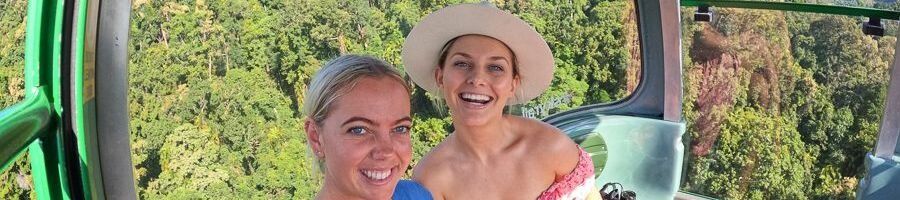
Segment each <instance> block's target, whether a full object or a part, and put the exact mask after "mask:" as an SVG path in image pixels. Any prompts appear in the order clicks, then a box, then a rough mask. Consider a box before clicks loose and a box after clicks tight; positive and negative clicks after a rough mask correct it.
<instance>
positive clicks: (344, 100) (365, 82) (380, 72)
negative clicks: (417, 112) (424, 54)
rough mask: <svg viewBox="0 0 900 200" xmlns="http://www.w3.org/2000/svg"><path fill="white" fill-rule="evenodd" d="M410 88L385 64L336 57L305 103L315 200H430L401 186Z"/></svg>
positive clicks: (413, 186)
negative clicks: (317, 178)
mask: <svg viewBox="0 0 900 200" xmlns="http://www.w3.org/2000/svg"><path fill="white" fill-rule="evenodd" d="M409 98H410V97H409V86H408V85H406V82H405V81H404V80H403V79H402V78H401V77H400V74H399V73H398V72H396V71H394V70H393V69H392V67H391V66H390V65H388V64H387V63H385V62H384V61H381V60H378V59H375V58H371V57H366V56H357V55H345V56H341V57H338V58H336V59H334V60H332V61H331V62H328V63H327V64H325V66H324V67H323V68H322V69H321V70H320V71H319V72H318V73H317V74H316V75H315V77H313V79H312V80H311V82H310V84H309V89H308V91H307V93H306V97H305V98H304V101H303V114H304V115H305V116H306V123H305V128H306V136H307V141H308V143H309V146H310V149H311V150H312V152H313V153H314V154H315V158H316V161H317V163H318V164H319V169H320V171H321V172H322V173H323V174H324V179H325V180H324V182H323V185H322V188H321V189H320V190H319V193H318V194H317V195H316V199H342V200H343V199H391V198H392V197H393V198H394V199H430V198H431V195H430V194H429V193H428V190H426V189H425V188H423V187H422V186H421V185H419V184H418V183H415V182H412V181H409V180H400V178H401V177H402V176H403V173H404V172H405V171H406V168H407V167H408V166H409V162H410V159H411V157H412V149H411V146H410V135H409V134H410V132H409V131H410V126H411V125H412V119H411V118H410V103H409Z"/></svg>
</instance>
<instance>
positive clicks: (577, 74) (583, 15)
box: [506, 0, 641, 119]
mask: <svg viewBox="0 0 900 200" xmlns="http://www.w3.org/2000/svg"><path fill="white" fill-rule="evenodd" d="M510 4H511V5H508V6H506V8H507V9H509V10H516V11H519V13H518V14H519V15H520V16H522V18H523V19H524V20H525V21H528V22H530V23H531V24H532V25H534V26H535V28H536V29H537V30H538V32H540V33H541V34H542V35H543V37H544V39H545V40H547V42H548V43H549V44H550V48H551V49H552V51H553V55H554V57H555V58H556V62H555V64H556V69H555V70H556V71H555V72H554V77H553V82H552V83H551V86H550V89H548V90H547V91H546V92H544V93H543V94H542V95H541V96H539V97H538V98H536V99H535V100H532V101H531V102H528V103H526V104H523V105H519V106H513V107H511V109H510V113H512V114H520V115H521V116H525V117H530V118H537V119H540V118H544V117H547V116H549V115H551V114H554V113H559V112H563V111H567V110H569V109H573V108H577V107H580V106H587V105H594V104H609V103H614V102H616V101H619V100H623V99H625V98H627V97H628V96H629V95H631V93H632V92H633V91H634V90H635V88H637V86H638V84H639V83H640V77H641V76H640V75H641V45H640V41H639V37H638V29H637V13H636V12H635V2H634V1H627V0H615V1H604V2H599V3H590V2H574V3H573V2H570V1H564V2H553V1H542V2H530V3H521V4H522V5H518V4H513V3H510ZM536 8H540V9H536ZM514 13H515V12H514Z"/></svg>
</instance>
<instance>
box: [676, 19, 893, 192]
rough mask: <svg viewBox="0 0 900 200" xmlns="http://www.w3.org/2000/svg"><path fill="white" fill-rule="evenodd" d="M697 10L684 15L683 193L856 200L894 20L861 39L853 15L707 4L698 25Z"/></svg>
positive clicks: (885, 72)
mask: <svg viewBox="0 0 900 200" xmlns="http://www.w3.org/2000/svg"><path fill="white" fill-rule="evenodd" d="M841 2H845V1H841ZM869 6H871V5H869ZM696 9H697V7H682V34H683V35H682V44H683V47H684V54H683V60H684V63H683V66H682V67H683V70H684V72H683V73H684V85H685V88H684V116H685V118H686V119H685V121H686V122H687V125H688V127H687V132H688V133H687V134H690V135H689V138H690V140H687V141H685V145H686V146H687V149H688V152H687V157H688V158H687V159H686V162H685V163H686V164H685V166H686V167H685V168H684V172H685V174H686V175H685V176H684V178H683V179H682V181H683V182H682V184H681V190H682V191H686V192H690V193H696V194H701V195H705V196H712V197H717V198H725V199H772V198H776V199H781V198H784V199H851V198H854V197H855V195H856V190H857V188H858V184H859V181H860V179H861V178H862V177H863V175H864V174H863V173H864V172H865V168H864V166H863V164H862V163H863V159H864V157H865V156H864V155H866V153H867V152H870V151H871V150H872V149H873V146H874V143H875V140H876V138H877V135H878V130H879V129H878V125H879V123H880V120H881V116H882V114H883V113H882V112H883V110H884V108H883V105H884V98H885V91H886V88H887V83H888V80H889V79H888V78H889V75H890V74H889V70H890V64H891V62H892V60H893V55H894V53H895V52H894V48H895V43H896V41H897V38H896V35H897V26H896V21H890V20H882V21H884V24H885V26H884V27H885V29H884V30H883V31H884V34H883V35H884V36H870V35H867V34H865V33H864V28H863V27H865V26H864V23H868V22H869V19H867V18H863V17H847V16H836V15H827V14H810V13H799V12H782V11H765V10H751V9H733V8H715V7H714V8H713V11H712V13H713V14H712V15H711V18H710V19H709V20H705V21H708V22H699V21H695V11H697V10H696ZM697 13H700V12H699V11H698V12H697ZM701 17H702V15H701Z"/></svg>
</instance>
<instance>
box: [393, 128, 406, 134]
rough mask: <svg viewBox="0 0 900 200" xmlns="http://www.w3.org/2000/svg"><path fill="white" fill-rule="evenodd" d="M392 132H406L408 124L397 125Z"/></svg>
mask: <svg viewBox="0 0 900 200" xmlns="http://www.w3.org/2000/svg"><path fill="white" fill-rule="evenodd" d="M393 131H394V133H399V134H406V133H409V126H398V127H395V128H394V130H393Z"/></svg>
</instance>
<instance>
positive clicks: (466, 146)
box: [453, 115, 511, 163]
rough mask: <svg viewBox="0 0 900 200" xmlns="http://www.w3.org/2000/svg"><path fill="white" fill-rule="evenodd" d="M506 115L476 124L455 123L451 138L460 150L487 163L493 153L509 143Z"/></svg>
mask: <svg viewBox="0 0 900 200" xmlns="http://www.w3.org/2000/svg"><path fill="white" fill-rule="evenodd" d="M506 117H507V116H503V115H501V116H500V117H499V118H498V119H496V120H491V121H489V122H488V123H485V124H483V125H478V126H470V125H457V124H454V126H453V128H454V129H455V131H454V133H453V138H454V139H455V142H456V143H457V144H458V146H459V147H461V149H462V151H463V152H464V153H466V154H468V155H470V156H473V157H474V158H475V159H477V160H478V161H480V162H481V163H487V161H488V160H490V158H491V157H492V156H493V155H497V154H499V153H500V152H501V151H502V150H503V149H504V148H505V147H506V146H507V145H506V144H507V143H509V141H508V140H506V139H507V138H509V136H510V133H511V132H510V131H509V130H510V129H509V127H508V124H507V121H506Z"/></svg>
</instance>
